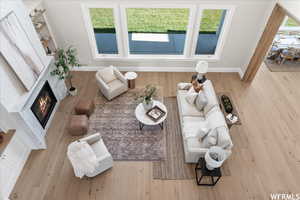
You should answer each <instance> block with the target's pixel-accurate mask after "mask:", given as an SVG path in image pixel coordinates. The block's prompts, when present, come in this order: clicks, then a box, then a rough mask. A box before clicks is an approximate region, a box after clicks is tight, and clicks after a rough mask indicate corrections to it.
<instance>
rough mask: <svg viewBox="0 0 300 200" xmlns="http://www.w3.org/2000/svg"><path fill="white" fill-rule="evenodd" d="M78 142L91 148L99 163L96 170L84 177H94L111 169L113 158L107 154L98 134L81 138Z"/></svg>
mask: <svg viewBox="0 0 300 200" xmlns="http://www.w3.org/2000/svg"><path fill="white" fill-rule="evenodd" d="M80 141H86V142H87V143H88V144H89V145H90V146H91V147H92V150H93V151H94V152H95V154H96V157H97V160H98V163H99V164H98V166H97V168H96V170H95V171H94V172H93V173H88V174H86V176H88V177H94V176H96V175H98V174H100V173H102V172H104V171H105V170H107V169H110V168H112V166H113V158H112V156H111V154H110V153H109V152H108V150H107V148H106V146H105V144H104V143H103V140H102V138H101V135H100V134H99V133H95V134H93V135H90V136H87V137H85V138H82V139H80Z"/></svg>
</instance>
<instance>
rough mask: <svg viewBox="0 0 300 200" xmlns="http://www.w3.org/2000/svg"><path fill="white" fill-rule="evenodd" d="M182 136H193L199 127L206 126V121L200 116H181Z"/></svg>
mask: <svg viewBox="0 0 300 200" xmlns="http://www.w3.org/2000/svg"><path fill="white" fill-rule="evenodd" d="M182 121H183V123H182V126H183V127H182V131H183V133H182V134H183V136H184V137H188V136H195V135H197V134H198V131H199V129H200V128H206V127H207V126H208V123H207V122H206V121H205V120H204V119H203V118H202V117H183V119H182Z"/></svg>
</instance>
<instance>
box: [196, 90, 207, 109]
mask: <svg viewBox="0 0 300 200" xmlns="http://www.w3.org/2000/svg"><path fill="white" fill-rule="evenodd" d="M207 103H208V100H207V97H206V95H205V93H204V92H203V91H200V92H199V93H198V96H197V98H196V100H195V104H196V108H197V109H198V110H199V111H203V109H204V108H205V106H206V105H207Z"/></svg>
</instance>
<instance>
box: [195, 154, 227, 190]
mask: <svg viewBox="0 0 300 200" xmlns="http://www.w3.org/2000/svg"><path fill="white" fill-rule="evenodd" d="M195 172H196V182H197V185H203V186H215V185H216V184H217V182H218V181H219V180H220V178H221V177H222V173H221V169H220V168H215V169H213V170H208V169H207V168H206V162H205V160H204V158H199V160H198V162H197V164H196V167H195ZM200 173H201V176H200V178H199V175H200ZM205 176H207V177H210V179H211V183H201V180H202V178H203V177H205ZM215 177H217V179H216V180H215Z"/></svg>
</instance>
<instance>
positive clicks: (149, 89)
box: [137, 85, 157, 110]
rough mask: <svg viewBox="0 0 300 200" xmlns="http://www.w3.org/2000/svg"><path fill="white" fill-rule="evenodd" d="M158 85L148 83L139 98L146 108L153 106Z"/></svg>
mask: <svg viewBox="0 0 300 200" xmlns="http://www.w3.org/2000/svg"><path fill="white" fill-rule="evenodd" d="M156 91H157V89H156V87H155V86H152V85H147V86H146V88H145V90H144V91H143V93H142V94H141V95H140V96H138V97H137V99H138V100H139V101H140V102H142V103H143V107H144V109H145V110H150V109H151V108H152V107H153V99H152V98H153V97H154V96H156Z"/></svg>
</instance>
